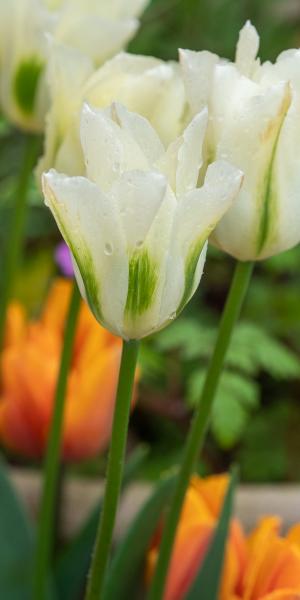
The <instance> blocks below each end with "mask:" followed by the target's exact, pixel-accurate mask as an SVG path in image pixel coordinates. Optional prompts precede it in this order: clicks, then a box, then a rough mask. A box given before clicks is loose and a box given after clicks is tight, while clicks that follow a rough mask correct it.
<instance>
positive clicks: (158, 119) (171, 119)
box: [37, 44, 186, 179]
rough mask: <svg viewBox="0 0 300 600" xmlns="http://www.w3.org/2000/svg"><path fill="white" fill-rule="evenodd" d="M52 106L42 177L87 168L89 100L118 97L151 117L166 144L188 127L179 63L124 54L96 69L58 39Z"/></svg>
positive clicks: (52, 64)
mask: <svg viewBox="0 0 300 600" xmlns="http://www.w3.org/2000/svg"><path fill="white" fill-rule="evenodd" d="M49 86H50V88H51V91H52V107H51V110H50V112H49V114H48V116H47V127H46V139H45V150H44V156H43V157H42V159H41V162H40V164H39V168H38V173H37V174H38V179H39V178H40V175H41V173H42V172H43V171H46V170H48V169H49V168H51V167H54V168H56V169H58V170H59V171H65V172H68V173H69V174H70V175H72V174H79V173H83V172H84V160H83V154H82V150H81V145H80V140H79V122H80V111H81V107H82V104H83V102H88V103H89V104H91V105H93V106H96V107H98V108H104V107H105V106H107V105H108V104H110V103H111V102H113V101H114V100H117V101H118V102H122V104H125V106H127V108H128V109H129V110H132V111H134V112H138V113H139V114H141V115H142V116H144V117H146V118H147V119H148V120H149V121H150V122H151V124H152V125H153V126H154V127H155V129H156V130H157V132H158V134H159V136H160V137H161V138H162V140H163V142H164V143H169V142H170V141H171V140H173V139H175V138H176V137H177V136H178V135H179V133H180V132H181V130H182V125H183V116H184V112H185V108H186V99H185V92H184V86H183V82H182V79H181V76H180V71H179V67H178V65H177V64H175V63H172V62H171V63H165V62H163V61H162V60H158V59H156V58H152V57H150V56H137V55H130V54H125V53H122V54H119V55H117V56H115V57H114V58H113V59H111V60H110V61H108V62H107V63H106V64H105V65H104V66H103V67H101V68H100V69H98V70H97V71H96V72H93V70H92V69H91V66H90V64H89V62H88V61H87V60H86V58H85V57H83V56H82V55H81V56H80V55H79V54H78V52H75V51H74V50H73V49H70V48H67V47H66V46H62V45H60V44H53V48H52V57H51V62H50V69H49Z"/></svg>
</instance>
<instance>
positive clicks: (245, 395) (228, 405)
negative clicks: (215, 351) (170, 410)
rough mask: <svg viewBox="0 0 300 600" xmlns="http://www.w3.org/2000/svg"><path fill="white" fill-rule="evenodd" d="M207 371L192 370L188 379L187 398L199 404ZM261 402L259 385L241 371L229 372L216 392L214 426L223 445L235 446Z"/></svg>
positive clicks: (216, 435)
mask: <svg viewBox="0 0 300 600" xmlns="http://www.w3.org/2000/svg"><path fill="white" fill-rule="evenodd" d="M205 374H206V373H205V371H204V370H203V369H200V370H198V371H196V372H194V373H192V375H191V377H190V378H189V381H188V388H187V399H188V402H189V404H190V405H191V406H196V405H197V404H198V402H199V398H200V395H201V392H202V388H203V384H204V379H205ZM258 405H259V387H258V385H257V384H256V383H255V382H254V381H251V380H250V379H248V378H246V377H244V376H243V375H240V374H238V373H231V372H230V371H225V372H224V373H223V374H222V376H221V379H220V384H219V387H218V390H217V393H216V397H215V401H214V406H213V411H212V421H211V427H212V432H213V434H214V436H215V438H216V440H217V441H218V443H219V444H220V446H221V447H222V448H231V447H232V446H233V445H234V444H236V443H237V442H238V441H239V439H240V437H241V435H242V434H243V432H244V430H245V427H246V425H247V422H248V419H249V416H250V414H251V412H252V411H253V410H254V409H255V408H257V407H258Z"/></svg>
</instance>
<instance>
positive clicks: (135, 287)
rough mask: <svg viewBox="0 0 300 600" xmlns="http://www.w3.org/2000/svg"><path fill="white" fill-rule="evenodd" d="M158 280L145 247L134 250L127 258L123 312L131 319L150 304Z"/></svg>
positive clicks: (155, 268) (155, 267) (155, 269)
mask: <svg viewBox="0 0 300 600" xmlns="http://www.w3.org/2000/svg"><path fill="white" fill-rule="evenodd" d="M157 282H158V274H157V266H156V264H155V263H154V261H152V260H151V258H150V256H149V253H148V251H147V250H146V249H144V250H136V251H135V252H134V253H133V254H132V256H131V258H130V260H129V281H128V294H127V300H126V307H125V313H126V315H127V316H129V317H131V319H135V318H136V317H138V316H141V315H142V314H143V313H145V312H146V310H148V308H150V306H151V305H152V302H153V299H154V294H155V290H156V287H157Z"/></svg>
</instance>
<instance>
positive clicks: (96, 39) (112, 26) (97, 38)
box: [56, 6, 138, 66]
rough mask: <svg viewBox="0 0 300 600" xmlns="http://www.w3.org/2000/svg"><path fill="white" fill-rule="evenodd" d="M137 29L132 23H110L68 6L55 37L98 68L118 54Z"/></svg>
mask: <svg viewBox="0 0 300 600" xmlns="http://www.w3.org/2000/svg"><path fill="white" fill-rule="evenodd" d="M137 28H138V21H137V20H136V19H124V20H117V21H112V20H110V19H105V18H103V17H101V16H98V15H95V14H83V11H82V10H74V7H73V6H71V10H69V11H65V15H64V18H62V19H61V20H60V22H59V26H58V28H57V31H56V37H57V39H58V40H59V41H61V42H63V43H65V44H67V45H70V46H73V47H75V48H78V50H80V51H81V52H82V53H83V54H85V55H87V56H89V57H90V58H91V59H92V60H93V62H94V64H95V66H99V65H100V64H102V63H104V62H105V60H107V59H108V58H110V57H111V56H113V55H114V54H116V52H118V51H119V50H121V48H123V47H124V46H125V45H126V44H127V42H128V41H129V40H130V39H131V37H133V36H134V34H135V32H136V30H137ZM99 32H101V34H100V35H99Z"/></svg>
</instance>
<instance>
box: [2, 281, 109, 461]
mask: <svg viewBox="0 0 300 600" xmlns="http://www.w3.org/2000/svg"><path fill="white" fill-rule="evenodd" d="M71 288H72V283H71V282H70V281H68V280H62V279H61V280H58V281H57V282H56V283H55V284H54V285H53V287H52V289H51V290H50V293H49V296H48V299H47V302H46V305H45V308H44V310H43V312H42V315H41V317H40V318H39V319H38V320H35V321H30V322H27V321H26V316H25V313H24V310H23V308H22V307H21V306H20V305H18V304H16V303H14V304H12V305H11V306H10V307H9V311H8V319H7V327H6V340H5V349H4V351H3V355H2V389H1V396H0V441H1V442H2V444H3V445H4V446H6V447H7V448H9V449H11V450H12V451H14V452H18V453H20V454H22V455H25V456H27V457H33V458H37V457H41V456H43V454H44V451H45V446H46V443H47V435H48V431H49V424H50V420H51V415H52V410H53V400H54V394H55V387H56V381H57V375H58V370H59V365H60V357H61V350H62V345H63V336H64V325H65V318H66V313H67V309H68V305H69V301H70V296H71ZM120 355H121V342H120V340H119V339H118V338H116V337H114V336H113V335H111V334H110V333H109V332H107V331H106V330H105V329H103V328H102V327H100V325H99V324H98V323H97V322H96V320H95V319H94V317H93V316H92V314H91V313H90V311H89V309H88V308H87V306H86V305H85V304H84V303H83V302H82V305H81V308H80V314H79V321H78V325H77V331H76V336H75V342H74V349H73V357H72V364H71V369H70V372H69V376H68V385H67V394H66V405H65V418H64V431H63V447H62V454H63V457H64V459H65V460H67V461H76V460H82V459H86V458H90V457H93V456H95V455H96V454H97V453H98V452H100V451H101V450H103V449H104V448H105V446H106V445H107V443H108V441H109V438H110V433H111V424H112V416H113V409H114V399H115V393H116V386H117V379H118V371H119V363H120Z"/></svg>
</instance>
